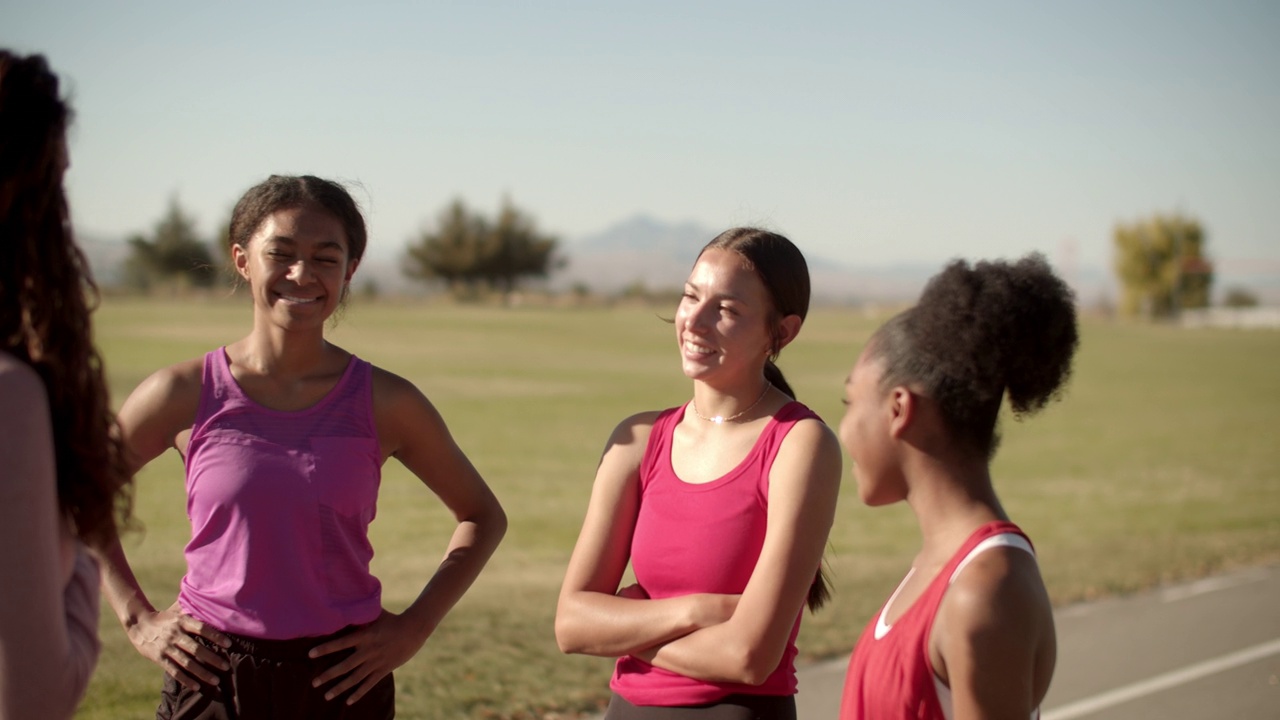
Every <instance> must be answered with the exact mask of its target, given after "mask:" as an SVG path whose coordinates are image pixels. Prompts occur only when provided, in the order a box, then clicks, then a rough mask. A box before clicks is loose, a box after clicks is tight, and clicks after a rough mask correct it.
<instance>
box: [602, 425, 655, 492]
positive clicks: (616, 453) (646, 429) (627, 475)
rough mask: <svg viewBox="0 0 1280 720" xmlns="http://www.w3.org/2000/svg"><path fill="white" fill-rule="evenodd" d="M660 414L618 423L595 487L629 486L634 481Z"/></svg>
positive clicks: (611, 435)
mask: <svg viewBox="0 0 1280 720" xmlns="http://www.w3.org/2000/svg"><path fill="white" fill-rule="evenodd" d="M661 414H662V412H661V411H657V410H654V411H649V412H642V413H636V414H635V415H631V416H629V417H627V418H624V419H623V420H622V422H620V423H618V424H617V425H616V426H615V427H614V428H613V432H611V433H609V440H608V441H607V442H606V443H605V446H604V451H603V452H602V453H601V455H600V466H599V467H598V468H597V470H596V484H597V485H598V484H600V483H602V482H603V483H607V484H612V483H615V482H616V483H621V484H623V485H626V484H628V483H630V482H631V481H632V480H634V479H635V477H636V473H637V472H638V471H639V469H640V465H641V463H642V462H643V461H644V451H645V448H647V447H648V445H649V435H650V433H651V432H652V431H653V425H654V423H656V422H657V421H658V417H659V416H660V415H661Z"/></svg>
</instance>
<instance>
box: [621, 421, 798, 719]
mask: <svg viewBox="0 0 1280 720" xmlns="http://www.w3.org/2000/svg"><path fill="white" fill-rule="evenodd" d="M682 417H684V408H683V407H680V408H672V409H670V410H665V411H663V412H662V414H661V415H659V416H658V419H657V421H655V422H654V424H653V429H652V431H651V432H650V433H649V443H648V445H647V446H646V448H645V453H644V459H643V460H642V461H641V466H640V512H639V515H638V516H637V518H636V527H635V532H634V534H633V535H632V538H631V567H632V569H633V570H634V571H635V575H636V580H637V581H638V582H639V583H640V585H641V587H643V588H644V589H645V592H647V593H648V594H649V597H651V598H655V599H657V598H665V597H675V596H680V595H689V594H691V593H726V594H738V593H741V592H742V591H743V590H745V589H746V587H747V581H748V580H749V579H751V573H752V571H754V570H755V567H756V560H757V559H759V557H760V549H761V548H762V547H763V546H764V536H765V527H766V524H767V519H768V511H769V470H770V469H771V468H772V467H773V460H774V458H775V457H776V456H777V454H778V448H779V447H780V446H781V445H782V441H783V439H784V438H785V437H786V436H787V433H788V432H790V430H791V428H792V427H794V426H795V424H796V423H797V422H799V421H800V420H804V419H807V418H814V419H819V420H820V418H818V416H817V415H816V414H815V413H814V412H813V411H812V410H810V409H809V408H807V407H805V406H804V405H802V404H800V403H798V402H791V403H788V404H787V405H785V406H783V407H782V409H780V410H778V412H777V413H776V414H775V415H774V417H773V418H772V419H771V420H770V421H769V423H768V425H766V426H765V428H764V430H763V431H762V432H761V433H760V437H759V439H758V440H756V444H755V446H754V447H753V448H752V449H751V452H749V453H748V454H747V457H746V458H745V459H743V461H742V462H741V463H739V464H738V466H737V467H736V468H734V469H733V470H731V471H729V472H728V473H726V474H725V475H724V476H722V477H720V478H718V479H716V480H713V481H711V482H709V483H701V484H696V485H695V484H690V483H686V482H684V481H683V480H681V479H680V478H679V477H677V476H676V474H675V471H674V470H673V469H672V467H671V438H672V435H673V434H674V433H675V427H676V425H677V424H679V422H680V419H681V418H682ZM799 632H800V615H797V616H796V619H795V623H794V625H793V626H792V628H791V636H790V638H789V639H788V641H787V649H786V650H785V651H784V652H783V654H782V660H781V662H779V663H778V667H777V669H776V670H774V671H773V674H771V675H770V676H769V677H768V679H766V680H765V681H764V683H762V684H760V685H740V684H734V683H711V682H704V681H702V680H694V679H692V678H689V677H685V676H684V675H680V674H678V673H673V672H669V671H667V670H663V669H661V668H656V667H654V666H652V665H650V664H649V663H647V662H644V661H643V660H639V659H637V658H634V657H631V656H629V655H628V656H624V657H622V658H619V659H618V662H617V665H616V666H615V668H614V673H613V679H612V681H611V682H610V687H611V688H612V689H613V690H614V692H617V693H618V694H619V695H621V696H622V697H624V698H626V699H627V700H628V701H629V702H631V703H632V704H634V705H658V706H665V707H672V706H680V705H697V704H702V703H709V702H715V701H717V700H719V699H721V698H723V697H725V696H727V695H732V694H734V693H744V694H754V695H794V694H795V691H796V670H795V657H796V634H797V633H799Z"/></svg>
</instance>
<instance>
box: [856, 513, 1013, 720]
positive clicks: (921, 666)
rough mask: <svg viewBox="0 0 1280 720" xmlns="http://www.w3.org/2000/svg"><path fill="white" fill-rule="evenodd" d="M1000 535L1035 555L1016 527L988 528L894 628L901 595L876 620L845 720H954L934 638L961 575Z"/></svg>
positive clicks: (859, 651) (859, 655) (862, 645)
mask: <svg viewBox="0 0 1280 720" xmlns="http://www.w3.org/2000/svg"><path fill="white" fill-rule="evenodd" d="M998 535H1012V536H1014V538H1013V539H1015V540H1017V539H1019V538H1020V539H1021V540H1023V541H1026V545H1025V546H1023V545H1022V544H1021V543H1008V544H1017V545H1018V546H1019V547H1025V548H1026V549H1028V550H1030V541H1029V540H1027V536H1026V534H1025V533H1023V532H1022V530H1021V529H1019V528H1018V526H1017V525H1014V524H1013V523H1011V522H1005V521H996V522H990V523H987V524H986V525H983V526H982V527H980V528H978V529H977V530H975V531H974V532H973V534H972V535H970V536H969V538H968V539H967V540H965V542H964V543H963V544H962V545H961V546H960V547H959V548H958V549H957V550H956V552H955V554H954V555H952V556H951V559H950V560H949V561H947V564H946V565H945V566H943V568H942V570H940V571H939V572H938V574H937V576H936V577H934V579H933V580H932V582H930V583H929V586H928V587H927V588H925V591H924V593H923V594H921V595H920V597H919V598H917V599H916V601H915V602H914V603H912V605H911V607H909V608H907V611H906V612H904V613H902V615H901V616H900V617H899V618H898V620H897V622H895V623H894V624H893V625H892V626H887V625H884V624H883V622H882V618H883V616H884V612H885V608H887V607H888V606H889V605H891V604H892V603H893V601H894V599H895V598H896V597H897V594H898V593H897V591H894V594H893V596H891V597H890V598H889V600H888V602H886V603H885V606H884V607H883V608H881V610H880V612H878V613H876V615H875V617H873V618H871V622H869V623H868V624H867V627H866V629H865V630H863V632H862V637H861V638H860V639H859V640H858V644H857V646H855V647H854V650H853V657H851V658H850V659H849V671H848V673H847V674H846V675H845V681H844V696H843V699H842V702H841V704H840V718H841V720H881V719H882V718H883V719H888V718H893V719H894V720H898V719H900V718H916V719H918V720H944V718H947V717H949V715H950V713H949V712H944V708H943V701H941V700H940V699H939V697H938V687H937V685H938V680H937V676H936V675H935V674H934V671H933V663H932V662H930V660H929V632H930V630H931V629H932V628H933V619H934V617H935V616H937V614H938V607H939V606H940V605H941V604H942V598H943V596H944V595H945V594H946V592H947V588H948V587H950V585H951V581H952V579H953V578H954V576H955V574H956V573H957V569H958V568H962V567H963V565H964V563H965V562H966V560H967V559H968V558H970V557H971V556H972V555H976V553H975V552H974V550H975V549H978V546H979V545H980V544H981V543H982V542H983V541H984V540H988V539H991V538H995V537H996V536H998ZM1001 544H1005V543H1001ZM979 551H980V550H979ZM903 582H904V583H905V582H906V580H905V579H904V580H903ZM899 588H901V585H899ZM948 700H949V698H948ZM948 704H949V703H948Z"/></svg>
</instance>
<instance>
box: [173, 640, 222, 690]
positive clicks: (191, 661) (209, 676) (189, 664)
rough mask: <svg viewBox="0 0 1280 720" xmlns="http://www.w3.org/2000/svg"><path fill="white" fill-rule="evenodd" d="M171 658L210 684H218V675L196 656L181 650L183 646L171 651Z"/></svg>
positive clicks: (184, 670) (187, 671)
mask: <svg viewBox="0 0 1280 720" xmlns="http://www.w3.org/2000/svg"><path fill="white" fill-rule="evenodd" d="M169 660H170V661H172V662H173V664H174V665H176V666H178V667H179V668H181V669H182V670H183V672H185V673H187V674H188V675H191V676H193V677H195V678H196V679H197V680H200V681H202V682H204V683H207V684H209V685H217V684H218V676H217V674H215V673H214V672H213V671H212V670H210V669H209V668H208V667H206V666H205V665H204V664H202V663H201V662H199V661H198V660H196V659H195V658H194V657H192V656H190V655H188V654H186V653H185V652H181V648H175V649H174V650H171V651H169Z"/></svg>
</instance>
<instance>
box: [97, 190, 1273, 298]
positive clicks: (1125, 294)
mask: <svg viewBox="0 0 1280 720" xmlns="http://www.w3.org/2000/svg"><path fill="white" fill-rule="evenodd" d="M229 225H230V219H229V218H228V220H227V221H226V222H224V223H223V224H222V226H221V227H222V230H221V233H220V236H219V237H218V238H217V240H216V241H215V242H207V241H206V240H204V239H203V238H202V237H201V236H200V234H199V232H198V231H197V230H196V224H195V221H194V220H193V218H192V217H191V215H190V214H188V213H187V212H186V211H185V210H184V209H183V208H182V206H181V204H180V203H179V202H178V200H177V198H173V199H171V200H170V202H169V206H168V208H167V210H166V212H165V214H164V215H163V216H162V217H161V218H160V220H159V221H158V222H157V223H156V225H155V226H154V228H153V229H152V231H151V232H150V233H149V234H136V235H134V236H133V237H130V238H129V241H128V242H129V247H130V254H129V256H128V259H127V260H126V262H125V267H124V273H123V283H124V285H125V286H126V287H127V288H128V289H130V290H133V291H136V292H143V293H149V292H154V291H156V290H159V289H179V290H182V289H190V288H209V287H213V286H215V285H218V284H220V283H222V282H224V278H230V277H232V276H231V270H230V250H229V248H228V246H227V232H228V227H229ZM559 243H560V240H559V238H557V237H555V236H553V235H548V234H545V233H543V232H542V231H540V230H539V229H538V227H537V223H536V222H535V221H534V219H533V217H532V216H531V215H529V214H528V213H527V212H525V211H523V210H521V209H520V208H518V207H517V206H516V205H515V204H514V203H512V202H511V200H510V199H509V198H507V199H504V200H503V201H502V203H501V205H500V207H499V208H498V211H497V213H496V214H495V215H494V216H493V217H489V216H486V215H485V214H484V213H482V212H479V211H476V210H473V209H471V208H470V207H468V206H467V204H466V203H465V202H464V201H463V200H462V199H460V198H459V199H456V200H454V201H452V202H450V203H449V204H448V205H446V206H445V207H444V208H443V209H442V210H441V211H440V212H439V214H438V215H437V216H436V218H435V221H434V222H433V223H431V224H430V225H428V226H427V227H425V228H424V229H423V230H422V231H420V232H419V233H418V234H417V235H416V236H415V237H413V238H410V240H409V242H408V243H407V245H406V247H405V249H404V252H403V254H402V256H401V270H402V272H403V273H404V274H405V275H406V276H407V277H409V278H412V279H414V280H418V281H421V282H423V283H428V284H431V283H434V284H438V285H442V286H444V287H446V288H447V289H448V290H450V291H451V292H453V293H454V294H455V295H457V296H459V297H464V298H465V297H475V296H477V295H478V294H481V293H483V292H485V291H498V292H503V293H509V292H512V291H513V290H515V289H516V288H517V287H518V286H519V284H520V283H521V281H523V280H527V279H532V278H545V277H547V275H548V274H550V273H551V272H552V271H553V270H556V269H558V268H560V267H563V266H564V264H565V260H564V258H563V257H561V256H560V255H559V254H558V253H557V248H558V247H559ZM1207 244H1208V237H1207V234H1206V232H1205V229H1204V226H1203V225H1202V224H1201V222H1200V221H1199V220H1198V219H1196V218H1194V217H1191V216H1188V215H1185V214H1183V213H1171V214H1160V213H1156V214H1153V215H1151V216H1150V217H1147V218H1142V219H1138V220H1135V221H1132V222H1121V223H1117V224H1116V225H1115V228H1114V230H1113V234H1112V246H1113V250H1114V265H1113V270H1114V271H1115V276H1116V279H1117V281H1118V284H1119V289H1120V297H1119V303H1118V309H1119V311H1120V312H1121V313H1123V314H1125V315H1130V316H1141V317H1149V318H1155V319H1161V318H1169V317H1174V316H1176V315H1177V314H1178V313H1179V312H1180V311H1182V310H1186V309H1193V308H1202V307H1207V306H1208V305H1209V304H1210V298H1211V289H1212V286H1213V280H1214V271H1213V263H1212V261H1211V260H1210V259H1209V257H1208V254H1207V252H1206V246H1207ZM1224 300H1225V302H1226V304H1228V305H1236V306H1244V305H1253V304H1257V299H1256V297H1254V296H1252V295H1251V294H1250V293H1249V292H1248V291H1246V290H1243V289H1240V288H1233V289H1231V290H1230V291H1228V292H1227V293H1226V295H1225V298H1224Z"/></svg>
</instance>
